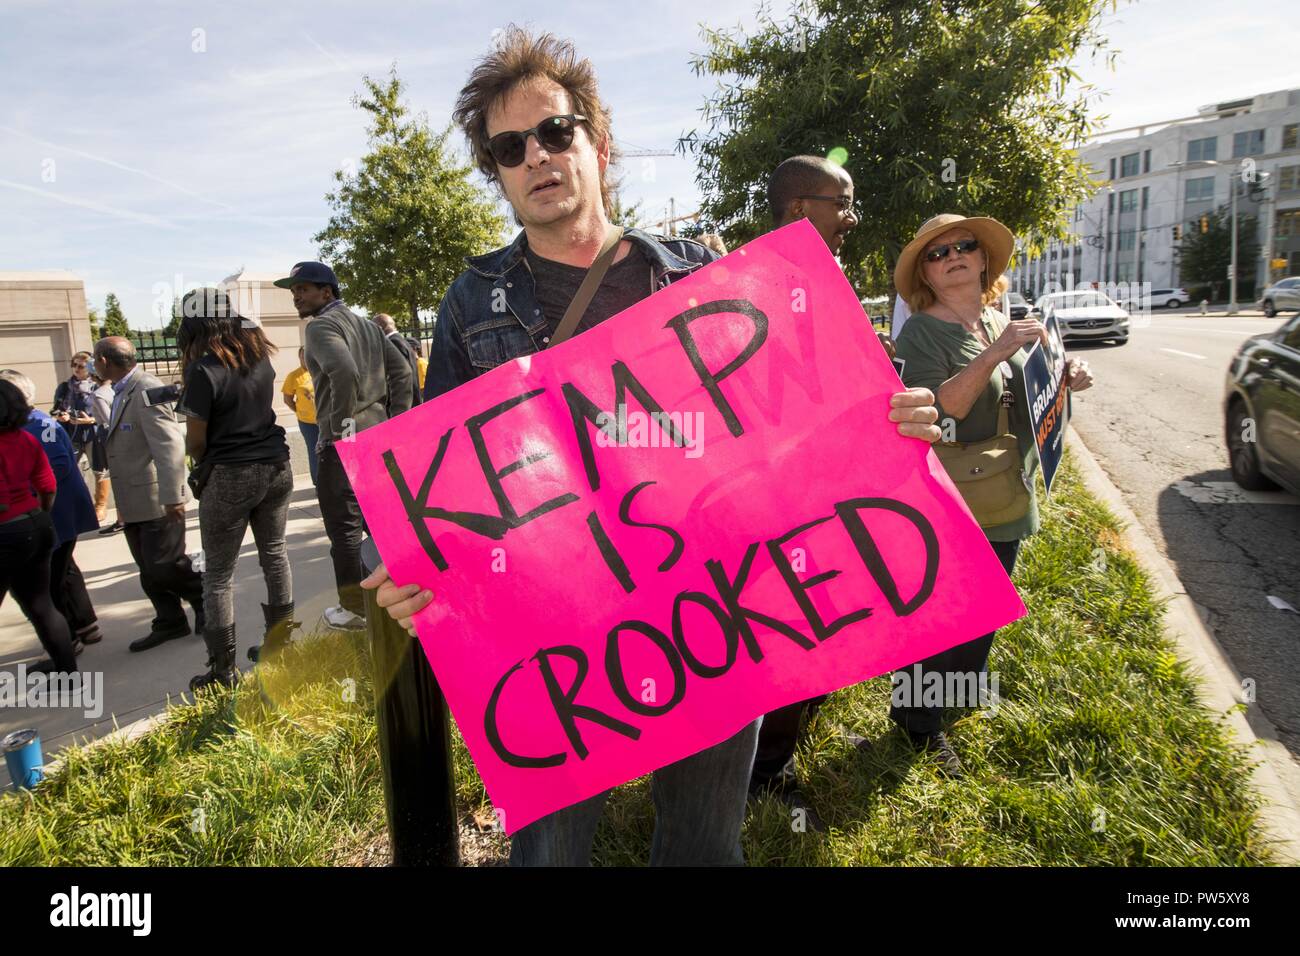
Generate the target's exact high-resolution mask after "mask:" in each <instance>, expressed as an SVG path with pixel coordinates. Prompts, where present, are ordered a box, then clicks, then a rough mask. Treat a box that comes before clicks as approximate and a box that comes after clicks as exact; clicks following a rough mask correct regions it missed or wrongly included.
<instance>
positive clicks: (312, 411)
mask: <svg viewBox="0 0 1300 956" xmlns="http://www.w3.org/2000/svg"><path fill="white" fill-rule="evenodd" d="M280 391H282V392H283V393H284V394H285V395H292V396H293V397H294V406H293V410H294V413H295V414H297V416H298V421H300V422H306V423H307V424H308V425H315V424H316V386H315V385H313V384H312V380H311V373H310V372H308V371H307V370H306V369H305V368H303V367H302V366H301V365H300V366H298V367H297V368H296V369H294V370H293V371H292V372H290V373H289V377H288V378H286V379H285V380H284V385H283V387H281V389H280Z"/></svg>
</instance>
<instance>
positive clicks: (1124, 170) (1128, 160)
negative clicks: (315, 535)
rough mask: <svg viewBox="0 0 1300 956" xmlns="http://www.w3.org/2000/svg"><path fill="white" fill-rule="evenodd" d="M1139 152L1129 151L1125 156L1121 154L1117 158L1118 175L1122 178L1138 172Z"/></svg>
mask: <svg viewBox="0 0 1300 956" xmlns="http://www.w3.org/2000/svg"><path fill="white" fill-rule="evenodd" d="M1139 158H1141V153H1129V154H1128V155H1127V156H1121V157H1120V160H1119V175H1120V178H1121V179H1123V178H1125V177H1126V176H1136V175H1137V174H1138V159H1139Z"/></svg>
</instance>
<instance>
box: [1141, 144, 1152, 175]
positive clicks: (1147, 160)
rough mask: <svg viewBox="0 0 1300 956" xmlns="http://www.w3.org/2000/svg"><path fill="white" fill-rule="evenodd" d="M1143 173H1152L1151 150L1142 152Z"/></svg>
mask: <svg viewBox="0 0 1300 956" xmlns="http://www.w3.org/2000/svg"><path fill="white" fill-rule="evenodd" d="M1142 172H1144V173H1149V172H1151V150H1149V149H1144V150H1143V151H1142Z"/></svg>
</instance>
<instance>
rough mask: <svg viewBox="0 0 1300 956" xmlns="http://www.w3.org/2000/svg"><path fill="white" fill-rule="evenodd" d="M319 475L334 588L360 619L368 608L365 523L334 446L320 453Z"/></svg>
mask: <svg viewBox="0 0 1300 956" xmlns="http://www.w3.org/2000/svg"><path fill="white" fill-rule="evenodd" d="M317 467H318V469H319V470H318V471H317V473H316V500H317V501H318V502H320V516H321V521H322V522H324V524H325V534H326V535H327V536H328V537H329V539H330V560H331V561H333V562H334V584H335V586H337V587H338V591H339V604H340V605H341V606H342V607H343V608H345V609H346V610H349V611H351V612H352V613H353V614H357V615H359V616H361V617H365V616H366V604H365V601H364V599H363V598H362V596H361V579H362V578H363V577H365V575H364V574H363V573H362V571H361V537H362V531H363V530H364V528H365V522H364V521H363V520H362V517H361V506H360V505H359V504H357V496H356V494H354V493H353V491H352V484H351V482H349V481H348V476H347V473H346V472H345V471H344V470H343V462H342V461H340V460H339V453H338V451H337V450H336V449H335V448H334V446H333V445H332V444H330V445H326V446H325V447H324V448H322V449H321V450H320V462H319V464H318V465H317Z"/></svg>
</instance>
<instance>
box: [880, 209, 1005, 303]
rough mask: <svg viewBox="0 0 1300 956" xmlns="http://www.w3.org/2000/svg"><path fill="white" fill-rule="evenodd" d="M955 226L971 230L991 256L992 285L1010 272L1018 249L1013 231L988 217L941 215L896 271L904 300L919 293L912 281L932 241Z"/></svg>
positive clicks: (930, 223) (896, 284) (905, 252)
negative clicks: (920, 259)
mask: <svg viewBox="0 0 1300 956" xmlns="http://www.w3.org/2000/svg"><path fill="white" fill-rule="evenodd" d="M955 226H960V227H961V228H963V229H967V230H969V231H970V232H971V234H972V235H974V236H975V238H976V239H978V240H979V242H980V248H981V249H983V250H984V254H985V255H986V256H988V266H987V269H988V276H989V280H988V281H989V282H992V281H993V280H995V279H996V278H997V277H998V276H1000V275H1002V273H1004V272H1006V271H1007V263H1008V262H1010V261H1011V250H1012V249H1013V248H1014V246H1015V240H1014V239H1013V238H1012V236H1011V230H1010V229H1008V228H1007V227H1006V226H1004V225H1002V223H1000V222H998V221H997V220H996V219H990V218H988V217H987V216H974V217H970V218H968V217H966V216H958V215H957V214H955V213H951V212H944V213H940V214H939V215H937V216H935V217H933V218H932V219H927V220H926V221H925V222H924V223H922V225H921V228H920V229H918V230H916V238H914V239H913V240H912V241H911V242H909V243H908V244H907V245H906V246H905V247H904V248H903V251H902V253H901V254H900V255H899V257H898V265H896V266H895V267H894V288H895V289H897V290H898V294H899V295H901V296H902V297H903V298H904V299H911V297H912V293H914V292H915V291H916V284H915V283H914V282H913V281H912V280H913V277H914V276H915V274H916V257H917V256H919V255H920V254H921V253H922V252H923V251H924V250H925V247H926V246H927V245H928V244H929V243H930V241H931V240H932V239H934V238H935V237H936V236H940V235H942V234H943V233H945V232H947V231H948V230H949V229H952V228H953V227H955Z"/></svg>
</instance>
